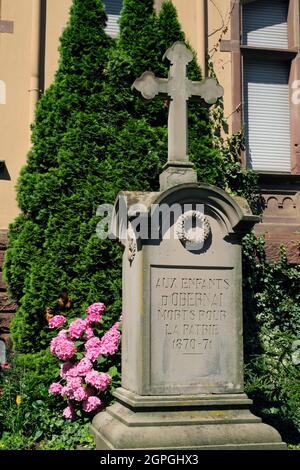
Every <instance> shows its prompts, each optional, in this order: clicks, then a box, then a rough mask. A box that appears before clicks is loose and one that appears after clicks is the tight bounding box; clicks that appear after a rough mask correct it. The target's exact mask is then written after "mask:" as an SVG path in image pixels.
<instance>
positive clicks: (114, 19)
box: [103, 0, 123, 37]
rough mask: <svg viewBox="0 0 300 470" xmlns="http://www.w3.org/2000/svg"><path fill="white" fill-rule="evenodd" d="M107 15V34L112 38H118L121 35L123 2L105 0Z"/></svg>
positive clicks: (120, 0)
mask: <svg viewBox="0 0 300 470" xmlns="http://www.w3.org/2000/svg"><path fill="white" fill-rule="evenodd" d="M103 3H104V5H105V10H106V14H107V27H106V32H107V34H109V35H110V36H111V37H116V36H117V35H118V34H119V30H120V28H119V24H118V20H119V17H120V12H121V9H122V4H123V0H103Z"/></svg>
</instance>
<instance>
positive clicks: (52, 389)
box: [48, 382, 62, 395]
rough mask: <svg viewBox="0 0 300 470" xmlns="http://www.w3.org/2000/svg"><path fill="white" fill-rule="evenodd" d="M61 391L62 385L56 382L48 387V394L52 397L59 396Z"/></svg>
mask: <svg viewBox="0 0 300 470" xmlns="http://www.w3.org/2000/svg"><path fill="white" fill-rule="evenodd" d="M61 391H62V385H61V384H60V383H58V382H54V383H53V384H51V385H50V387H49V390H48V393H51V394H53V395H57V394H58V395H60V394H61Z"/></svg>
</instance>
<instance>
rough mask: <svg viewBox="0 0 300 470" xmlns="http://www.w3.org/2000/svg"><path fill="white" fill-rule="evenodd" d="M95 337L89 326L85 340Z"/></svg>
mask: <svg viewBox="0 0 300 470" xmlns="http://www.w3.org/2000/svg"><path fill="white" fill-rule="evenodd" d="M93 337H94V332H93V330H92V328H91V327H90V326H87V327H86V329H85V333H84V338H85V339H86V340H89V339H91V338H93Z"/></svg>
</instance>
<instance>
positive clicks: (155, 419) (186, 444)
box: [92, 42, 286, 450]
mask: <svg viewBox="0 0 300 470" xmlns="http://www.w3.org/2000/svg"><path fill="white" fill-rule="evenodd" d="M165 57H166V58H167V59H168V60H169V61H170V63H171V69H170V74H169V78H168V79H161V78H156V77H155V76H154V74H153V73H151V72H145V73H144V74H143V75H142V76H141V77H140V78H139V79H137V80H136V81H135V83H134V85H133V86H134V88H135V89H137V90H138V91H140V92H141V93H142V95H143V96H144V98H146V99H152V98H153V97H154V96H156V95H160V96H162V97H163V98H166V97H168V98H169V100H170V110H169V129H168V132H169V150H168V162H167V164H166V166H165V168H164V171H163V173H162V174H161V177H160V192H156V193H141V192H140V193H136V192H134V193H126V192H124V193H122V194H121V195H120V197H119V198H118V199H117V202H116V206H115V216H114V221H113V228H114V232H115V233H116V234H118V236H119V238H120V240H121V241H122V243H123V244H124V247H125V250H124V257H123V338H122V387H121V388H119V389H117V390H116V391H115V393H114V396H115V398H116V403H115V404H113V405H112V406H110V407H109V408H107V409H106V410H105V411H103V412H101V413H99V414H98V415H97V416H96V417H95V418H94V420H93V423H92V432H93V434H94V436H95V440H96V445H97V449H143V450H147V449H148V450H149V449H173V450H176V449H181V450H182V449H184V450H192V449H195V450H196V449H203V450H205V449H212V450H217V449H236V450H238V449H284V448H285V447H286V446H285V444H284V443H283V442H282V441H281V438H280V435H279V434H278V432H277V431H276V430H275V429H273V428H272V427H270V426H268V425H266V424H263V423H262V422H261V419H260V418H257V417H256V416H254V415H253V414H252V413H251V412H250V410H249V406H250V405H251V403H252V402H251V400H250V399H249V398H248V397H247V395H246V394H245V393H244V390H243V387H244V384H243V365H244V364H243V322H242V317H243V312H242V260H241V241H242V238H243V236H244V235H245V234H246V233H247V232H249V231H250V230H251V228H252V227H253V225H254V224H255V223H256V222H257V221H258V220H259V219H258V218H257V217H256V216H253V215H252V213H251V211H250V209H249V207H248V204H247V202H246V201H245V200H243V199H242V198H233V197H231V196H229V195H228V194H227V193H226V192H224V191H223V190H221V189H218V188H216V187H213V186H209V185H206V184H201V183H198V182H197V176H196V172H195V170H194V169H193V165H192V163H190V162H189V159H188V154H187V141H188V139H187V134H188V132H187V130H188V129H187V105H188V101H189V100H201V99H203V100H204V101H206V103H208V104H212V103H215V102H216V100H217V99H218V98H219V97H221V96H222V94H223V89H222V88H221V87H220V86H219V85H218V84H217V82H216V81H215V80H213V79H210V78H209V79H206V80H203V81H202V82H192V81H190V80H188V78H187V76H186V71H187V65H188V64H189V62H191V60H192V54H191V52H190V51H189V50H188V48H187V47H186V46H185V44H184V43H180V42H177V43H175V44H174V45H173V46H172V47H171V48H170V49H169V50H168V51H167V52H166V54H165ZM125 204H126V205H127V210H125V211H124V207H123V206H124V205H125ZM127 217H128V219H127ZM128 220H129V222H128ZM122 227H125V228H126V229H127V227H128V230H126V236H125V235H123V231H124V230H123V231H122Z"/></svg>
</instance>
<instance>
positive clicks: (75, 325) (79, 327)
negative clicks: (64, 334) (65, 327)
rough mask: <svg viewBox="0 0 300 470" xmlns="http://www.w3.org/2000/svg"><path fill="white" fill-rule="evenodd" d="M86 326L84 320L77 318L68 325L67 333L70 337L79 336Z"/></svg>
mask: <svg viewBox="0 0 300 470" xmlns="http://www.w3.org/2000/svg"><path fill="white" fill-rule="evenodd" d="M86 327H87V323H86V320H82V319H81V318H78V319H77V320H74V321H72V323H71V325H70V326H69V333H70V336H71V338H76V339H78V338H80V336H82V335H83V333H84V332H85V329H86Z"/></svg>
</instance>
